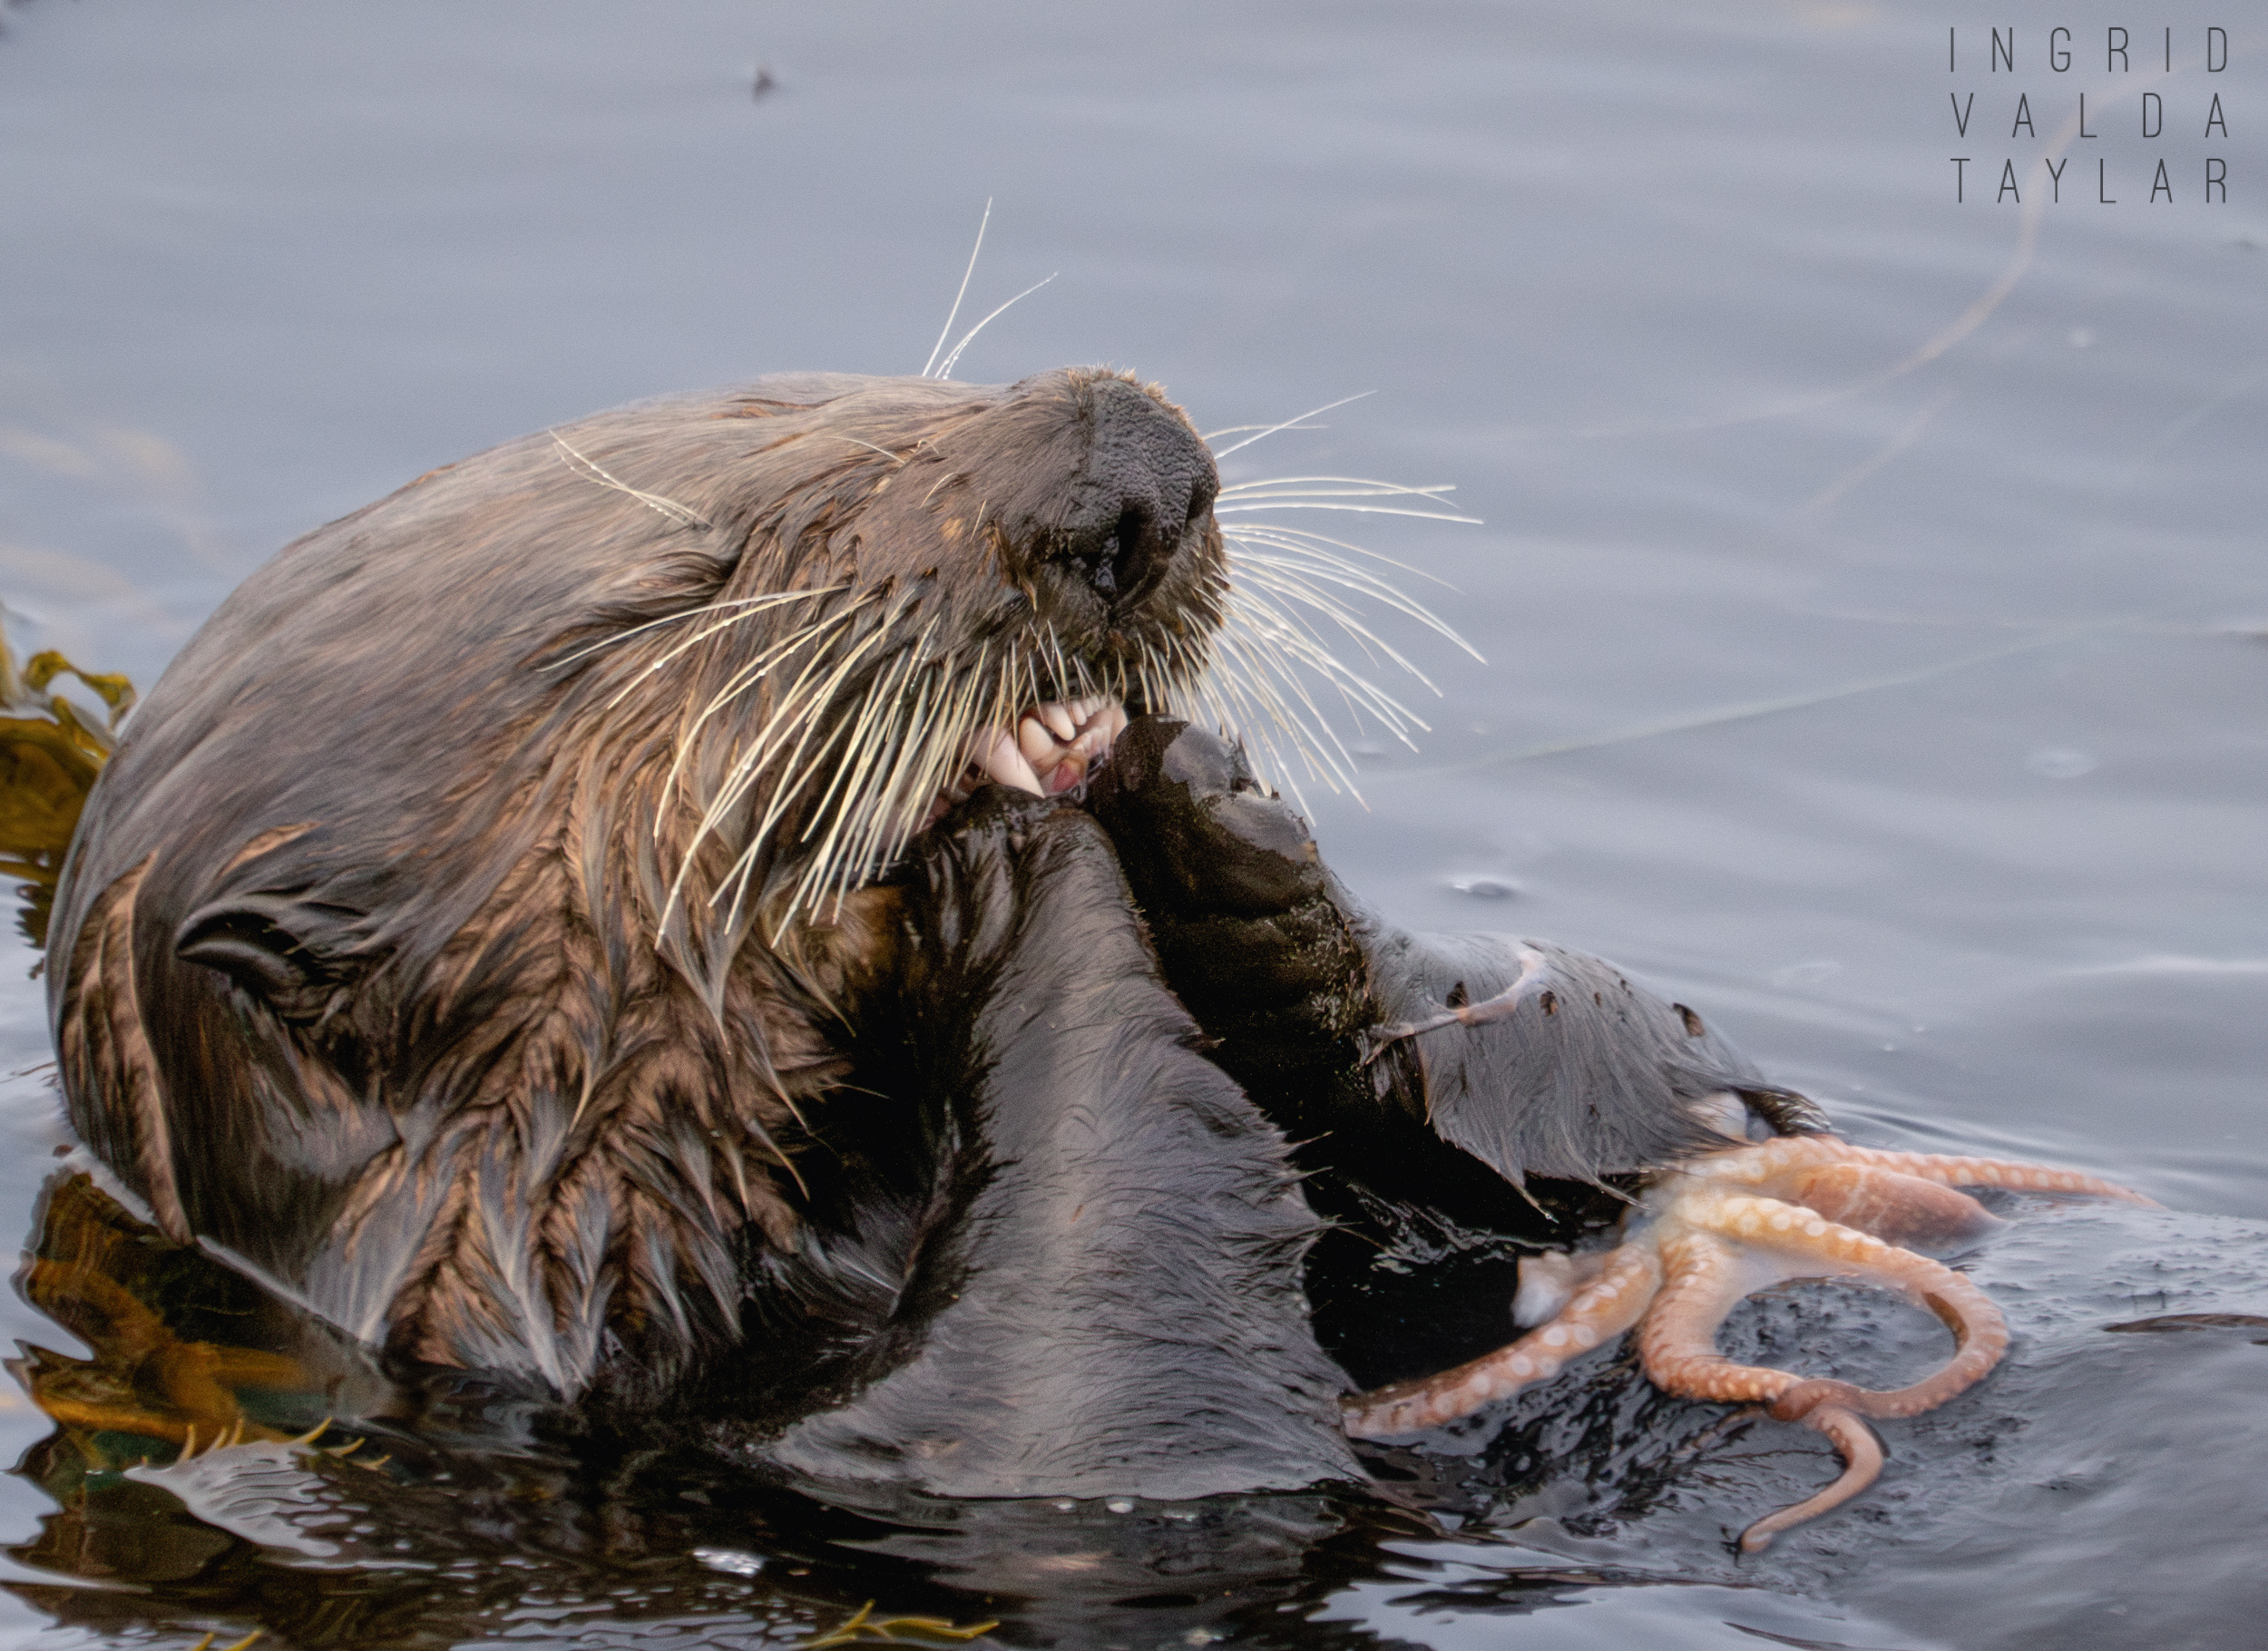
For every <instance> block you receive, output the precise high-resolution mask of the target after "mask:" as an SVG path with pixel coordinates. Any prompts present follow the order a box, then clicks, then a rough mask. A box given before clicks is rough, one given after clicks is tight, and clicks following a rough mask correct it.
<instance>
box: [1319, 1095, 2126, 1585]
mask: <svg viewBox="0 0 2268 1651" xmlns="http://www.w3.org/2000/svg"><path fill="white" fill-rule="evenodd" d="M1962 1187H1999V1188H2002V1189H2005V1190H2008V1191H2011V1192H2024V1193H2040V1194H2048V1195H2063V1196H2078V1197H2097V1198H2115V1199H2119V1200H2122V1201H2124V1202H2126V1203H2130V1204H2140V1205H2149V1206H2152V1207H2156V1206H2155V1203H2154V1201H2153V1200H2152V1199H2149V1198H2146V1197H2143V1196H2142V1195H2141V1194H2139V1193H2136V1192H2133V1191H2130V1190H2128V1189H2127V1188H2126V1187H2120V1186H2118V1185H2116V1183H2114V1182H2110V1181H2106V1180H2102V1179H2100V1178H2098V1177H2095V1176H2090V1175H2084V1174H2080V1173H2078V1172H2077V1171H2073V1170H2066V1169H2052V1168H2047V1167H2040V1166H2038V1165H2031V1164H2019V1163H2009V1162H2005V1161H2002V1160H1999V1159H1996V1158H1958V1157H1950V1156H1946V1155H1941V1154H1937V1153H1922V1152H1889V1151H1881V1150H1876V1149H1873V1148H1865V1147H1856V1146H1853V1145H1852V1144H1851V1143H1850V1142H1848V1141H1845V1140H1843V1139H1840V1138H1836V1137H1833V1136H1831V1135H1794V1136H1785V1137H1782V1138H1777V1139H1774V1140H1769V1141H1765V1142H1762V1143H1759V1144H1752V1145H1745V1146H1738V1147H1727V1148H1724V1149H1723V1150H1720V1151H1713V1152H1706V1153H1703V1154H1700V1155H1698V1156H1696V1157H1694V1158H1689V1159H1686V1160H1684V1161H1682V1162H1679V1163H1677V1164H1676V1165H1675V1166H1673V1167H1670V1168H1668V1169H1667V1170H1665V1171H1663V1172H1661V1173H1660V1174H1659V1175H1658V1176H1657V1177H1656V1178H1655V1179H1654V1181H1653V1183H1652V1185H1651V1186H1650V1187H1647V1190H1646V1192H1645V1193H1644V1195H1643V1197H1641V1198H1640V1200H1639V1201H1638V1203H1637V1206H1636V1207H1634V1208H1633V1209H1632V1210H1631V1211H1630V1213H1629V1214H1628V1216H1626V1217H1625V1219H1624V1221H1623V1224H1622V1226H1621V1229H1620V1239H1621V1241H1620V1242H1619V1243H1618V1245H1616V1246H1615V1247H1613V1248H1612V1249H1608V1250H1604V1251H1598V1252H1593V1253H1590V1254H1587V1255H1576V1254H1569V1253H1552V1254H1546V1255H1540V1256H1537V1257H1534V1258H1531V1259H1530V1260H1526V1261H1523V1262H1522V1263H1521V1264H1520V1274H1519V1285H1518V1289H1517V1291H1516V1293H1515V1295H1514V1298H1513V1316H1514V1321H1515V1323H1516V1324H1528V1325H1532V1326H1533V1328H1531V1329H1530V1330H1529V1331H1528V1333H1527V1334H1525V1335H1522V1336H1521V1337H1520V1339H1519V1340H1518V1341H1515V1342H1513V1343H1510V1345H1508V1346H1505V1347H1502V1348H1500V1349H1498V1350H1497V1351H1496V1352H1494V1353H1489V1354H1486V1355H1484V1356H1483V1357H1481V1358H1478V1359H1475V1360H1472V1361H1471V1363H1465V1364H1461V1365H1459V1366H1457V1367H1456V1368H1455V1369H1452V1370H1448V1371H1444V1372H1442V1373H1439V1374H1437V1375H1432V1376H1427V1377H1423V1378H1421V1379H1418V1380H1415V1381H1410V1382H1395V1383H1393V1384H1392V1385H1390V1386H1386V1387H1382V1388H1378V1389H1376V1390H1374V1391H1373V1392H1367V1393H1362V1394H1358V1395H1355V1396H1354V1397H1352V1398H1349V1399H1348V1400H1346V1401H1345V1402H1344V1421H1345V1425H1346V1430H1347V1431H1348V1432H1349V1433H1351V1434H1353V1435H1354V1436H1355V1437H1357V1438H1368V1439H1383V1438H1391V1437H1394V1436H1396V1435H1401V1434H1408V1433H1415V1432H1420V1431H1424V1430H1427V1429H1430V1428H1436V1427H1440V1426H1442V1425H1443V1424H1444V1423H1447V1422H1450V1421H1456V1420H1458V1419H1460V1418H1461V1417H1464V1416H1469V1415H1471V1414H1473V1413H1474V1412H1478V1411H1480V1410H1481V1409H1482V1408H1483V1407H1485V1406H1487V1405H1490V1404H1492V1403H1494V1402H1497V1401H1499V1400H1501V1399H1506V1398H1509V1397H1510V1396H1511V1395H1512V1394H1514V1393H1516V1392H1519V1391H1520V1389H1522V1388H1524V1387H1529V1386H1531V1385H1533V1384H1534V1383H1536V1382H1543V1381H1546V1380H1548V1379H1549V1378H1550V1377H1552V1376H1554V1375H1557V1374H1558V1373H1559V1370H1560V1369H1561V1367H1562V1366H1563V1365H1565V1364H1566V1363H1568V1362H1569V1361H1570V1360H1572V1359H1575V1358H1578V1357H1579V1356H1580V1355H1582V1354H1583V1353H1588V1352H1589V1351H1591V1350H1592V1349H1594V1348H1598V1347H1600V1346H1603V1345H1605V1344H1606V1343H1609V1342H1611V1341H1613V1340H1614V1339H1615V1338H1617V1337H1618V1336H1620V1335H1622V1334H1624V1333H1625V1332H1628V1331H1631V1330H1633V1329H1635V1330H1636V1332H1637V1355H1638V1360H1639V1363H1640V1364H1641V1365H1642V1367H1643V1368H1644V1370H1645V1373H1646V1375H1647V1380H1649V1381H1650V1382H1653V1384H1654V1385H1655V1386H1656V1387H1657V1388H1659V1389H1661V1390H1662V1391H1663V1392H1668V1393H1672V1394H1675V1395H1677V1396H1678V1397H1680V1398H1686V1399H1696V1400H1703V1401H1707V1402H1716V1403H1727V1404H1761V1405H1765V1406H1768V1407H1769V1413H1770V1415H1771V1416H1772V1418H1773V1419H1774V1420H1775V1421H1789V1422H1800V1423H1801V1424H1803V1425H1804V1426H1805V1427H1808V1428H1813V1429H1814V1430H1816V1431H1819V1432H1822V1433H1823V1434H1825V1435H1826V1436H1827V1438H1828V1439H1829V1440H1830V1441H1833V1445H1834V1448H1835V1451H1836V1452H1837V1454H1838V1455H1839V1456H1840V1457H1841V1458H1842V1461H1843V1472H1842V1474H1841V1476H1840V1477H1839V1478H1837V1479H1836V1480H1834V1482H1833V1483H1832V1484H1830V1485H1829V1486H1827V1487H1826V1488H1825V1489H1824V1490H1821V1491H1820V1492H1818V1494H1816V1495H1814V1496H1812V1497H1809V1498H1807V1499H1806V1500H1803V1501H1801V1502H1797V1503H1795V1504H1794V1506H1792V1507H1788V1508H1784V1509H1781V1510H1780V1511H1778V1512H1776V1513H1773V1514H1770V1515H1767V1516H1766V1517H1765V1518H1763V1519H1758V1520H1756V1521H1755V1523H1754V1524H1752V1525H1750V1526H1749V1527H1748V1528H1747V1529H1745V1531H1743V1532H1742V1533H1741V1537H1740V1547H1741V1548H1742V1550H1743V1551H1744V1552H1747V1553H1756V1552H1760V1551H1761V1550H1763V1549H1764V1548H1766V1547H1768V1546H1770V1544H1771V1542H1772V1540H1773V1539H1774V1538H1775V1537H1777V1536H1779V1535H1780V1534H1781V1533H1782V1532H1783V1531H1785V1530H1788V1529H1793V1528H1794V1527H1795V1526H1797V1525H1800V1524H1802V1523H1804V1521H1805V1520H1807V1519H1813V1518H1815V1517H1817V1516H1818V1515H1820V1514H1823V1513H1825V1512H1827V1511H1828V1510H1829V1509H1833V1508H1836V1507H1840V1506H1841V1505H1842V1504H1843V1503H1844V1502H1847V1501H1849V1500H1851V1499H1852V1498H1853V1497H1855V1496H1857V1495H1859V1494H1860V1493H1861V1492H1862V1491H1863V1490H1866V1489H1867V1488H1868V1487H1869V1486H1870V1485H1872V1483H1873V1482H1874V1480H1875V1479H1876V1477H1877V1476H1878V1475H1879V1474H1880V1473H1881V1472H1882V1443H1881V1441H1880V1440H1878V1439H1877V1438H1876V1437H1875V1435H1874V1432H1873V1430H1872V1427H1871V1426H1870V1425H1869V1423H1870V1422H1872V1421H1882V1420H1886V1419H1891V1418H1896V1417H1903V1416H1913V1415H1918V1414H1920V1413H1921V1412H1923V1411H1927V1410H1931V1409H1934V1408H1935V1407H1936V1406H1938V1405H1940V1404H1942V1403H1944V1402H1946V1401H1947V1400H1949V1399H1950V1398H1952V1397H1953V1396H1954V1395H1955V1394H1957V1393H1960V1392H1963V1391H1965V1390H1966V1389H1968V1388H1970V1387H1971V1386H1973V1385H1974V1384H1975V1383H1977V1382H1980V1381H1981V1380H1983V1378H1984V1377H1985V1376H1986V1375H1987V1374H1988V1373H1990V1371H1991V1370H1992V1368H1993V1367H1994V1366H1995V1365H1996V1364H1998V1363H1999V1362H2000V1358H2001V1355H2002V1354H2004V1353H2006V1352H2007V1351H2008V1346H2009V1331H2008V1322H2007V1320H2006V1319H2004V1318H2003V1317H2002V1316H2001V1314H2000V1311H1999V1308H1998V1307H1996V1306H1994V1305H1993V1304H1992V1302H1991V1300H1990V1298H1989V1297H1988V1296H1987V1295H1986V1294H1985V1293H1984V1292H1983V1291H1982V1290H1981V1289H1980V1288H1979V1287H1978V1286H1977V1285H1975V1284H1974V1283H1972V1282H1971V1281H1970V1279H1969V1278H1968V1277H1966V1276H1965V1275H1962V1274H1960V1273H1959V1272H1957V1271H1955V1270H1954V1269H1953V1268H1951V1267H1950V1266H1947V1265H1945V1264H1944V1263H1942V1262H1941V1261H1937V1260H1933V1259H1931V1257H1930V1256H1928V1255H1921V1254H1920V1253H1918V1252H1917V1251H1916V1250H1915V1249H1913V1248H1911V1247H1908V1246H1914V1245H1921V1246H1928V1247H1950V1246H1960V1245H1963V1244H1966V1243H1969V1242H1971V1241H1973V1240H1975V1239H1976V1238H1978V1237H1980V1236H1983V1235H1984V1234H1985V1233H1986V1232H1988V1231H1989V1230H1991V1229H1992V1228H1994V1227H1996V1226H1999V1225H2001V1223H2000V1221H1999V1218H1998V1217H1996V1216H1993V1215H1991V1214H1990V1213H1989V1211H1987V1210H1986V1209H1985V1207H1983V1206H1982V1205H1981V1204H1980V1203H1979V1202H1978V1201H1977V1200H1976V1199H1975V1198H1973V1197H1970V1196H1968V1195H1967V1194H1966V1193H1964V1192H1962V1191H1960V1188H1962ZM1811 1278H1833V1279H1849V1280H1853V1281H1855V1282H1858V1283H1861V1284H1865V1285H1875V1286H1878V1287H1880V1288H1882V1289H1884V1290H1888V1291H1891V1292H1892V1293H1894V1294H1898V1295H1901V1296H1903V1297H1904V1298H1905V1299H1906V1300H1908V1301H1910V1302H1912V1303H1914V1304H1916V1305H1918V1306H1921V1307H1925V1308H1927V1309H1928V1310H1929V1311H1931V1313H1933V1314H1936V1315H1937V1317H1938V1318H1939V1319H1940V1320H1941V1322H1942V1323H1943V1324H1945V1326H1946V1328H1947V1329H1949V1330H1950V1331H1951V1332H1952V1335H1953V1343H1954V1351H1953V1355H1952V1357H1951V1358H1950V1359H1948V1360H1947V1361H1946V1362H1945V1363H1943V1364H1942V1365H1941V1366H1940V1367H1939V1368H1938V1369H1937V1370H1935V1371H1933V1372H1932V1373H1930V1374H1929V1375H1927V1376H1925V1377H1923V1378H1922V1379H1921V1380H1920V1381H1918V1382H1912V1383H1911V1384H1910V1385H1908V1386H1905V1387H1901V1388H1894V1389H1891V1390H1888V1391H1879V1390H1875V1389H1870V1388H1863V1387H1859V1386H1856V1385H1854V1384H1853V1383H1852V1382H1843V1381H1838V1380H1835V1379H1833V1378H1832V1377H1819V1376H1801V1375H1798V1374H1796V1373H1794V1372H1793V1371H1785V1370H1772V1369H1765V1368H1759V1367H1757V1366H1755V1365H1747V1364H1741V1363H1735V1361H1733V1360H1731V1359H1728V1358H1726V1357H1725V1355H1724V1354H1723V1353H1719V1352H1718V1351H1717V1347H1716V1331H1717V1327H1718V1326H1719V1325H1720V1324H1723V1322H1724V1321H1725V1317H1726V1315H1727V1314H1730V1313H1731V1312H1732V1310H1733V1309H1734V1308H1735V1306H1737V1305H1738V1304H1740V1303H1741V1302H1742V1301H1743V1300H1745V1298H1746V1297H1748V1296H1749V1295H1751V1294H1755V1292H1757V1291H1759V1290H1762V1289H1766V1288H1769V1287H1770V1286H1772V1285H1776V1284H1781V1283H1784V1282H1787V1281H1790V1280H1794V1279H1811Z"/></svg>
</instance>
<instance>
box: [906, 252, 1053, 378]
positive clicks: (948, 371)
mask: <svg viewBox="0 0 2268 1651" xmlns="http://www.w3.org/2000/svg"><path fill="white" fill-rule="evenodd" d="M1062 273H1063V272H1062V271H1061V270H1060V269H1058V270H1055V271H1053V272H1052V273H1051V274H1048V275H1044V276H1042V277H1041V278H1039V279H1038V280H1036V281H1034V282H1032V283H1031V286H1029V287H1027V288H1024V289H1023V290H1022V292H1020V293H1018V294H1017V295H1016V296H1015V297H1014V298H1011V299H1009V300H1008V302H1007V303H1006V304H1002V306H1001V307H1000V308H999V309H995V310H994V311H992V314H991V315H989V316H986V317H985V318H983V319H982V321H979V322H978V323H977V324H976V325H975V326H974V327H971V328H969V330H968V331H967V332H965V333H963V335H962V336H961V342H960V343H958V344H956V345H954V346H953V354H952V355H950V356H947V357H945V362H944V365H943V366H941V367H939V368H938V369H937V376H938V377H939V378H941V379H943V378H950V377H952V376H953V364H954V363H955V362H957V361H959V360H960V359H961V352H962V351H963V350H964V349H966V348H968V347H969V346H970V345H972V344H973V343H975V342H976V336H977V334H979V333H981V332H982V331H983V330H984V329H985V328H986V327H990V326H991V325H992V323H993V322H994V321H996V320H998V319H999V318H1000V317H1001V316H1002V313H1003V312H1005V311H1006V310H1007V309H1008V308H1011V307H1012V306H1013V305H1017V304H1021V303H1022V302H1023V301H1024V299H1026V298H1030V297H1031V295H1032V294H1033V293H1035V292H1037V291H1039V290H1040V288H1042V287H1044V286H1046V285H1047V284H1048V283H1049V282H1050V281H1051V280H1053V279H1054V278H1056V276H1058V275H1061V274H1062ZM923 376H924V377H927V376H928V375H927V374H925V373H924V375H923Z"/></svg>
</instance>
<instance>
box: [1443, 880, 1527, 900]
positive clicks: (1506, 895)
mask: <svg viewBox="0 0 2268 1651" xmlns="http://www.w3.org/2000/svg"><path fill="white" fill-rule="evenodd" d="M1449 886H1450V887H1451V888H1453V889H1455V890H1456V891H1457V892H1458V893H1459V894H1470V895H1471V896H1472V897H1473V898H1474V899H1475V900H1510V898H1511V897H1512V896H1513V895H1514V894H1519V893H1520V885H1519V884H1515V883H1512V882H1510V881H1508V880H1507V879H1505V878H1502V877H1452V878H1451V879H1450V880H1449Z"/></svg>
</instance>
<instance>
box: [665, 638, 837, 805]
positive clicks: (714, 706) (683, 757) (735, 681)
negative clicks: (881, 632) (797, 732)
mask: <svg viewBox="0 0 2268 1651" xmlns="http://www.w3.org/2000/svg"><path fill="white" fill-rule="evenodd" d="M864 605H865V604H864V602H863V601H862V602H854V603H853V604H852V605H851V606H850V607H848V608H846V609H844V610H842V611H839V612H836V613H832V614H829V615H828V616H827V617H826V618H825V619H823V620H817V621H816V622H814V623H812V624H809V625H806V626H804V627H802V628H801V629H800V630H795V631H793V632H791V633H789V634H788V635H787V636H786V637H783V638H782V639H781V640H778V641H777V642H775V643H774V644H773V645H772V646H771V647H769V648H767V649H766V650H764V651H763V652H761V653H759V654H758V655H757V656H756V657H755V658H754V659H751V660H749V661H748V664H746V665H744V666H743V667H741V668H740V669H738V671H736V672H735V673H734V674H733V675H732V677H731V678H730V679H728V680H727V681H726V683H725V685H724V686H723V687H722V688H720V689H718V690H717V692H716V693H715V694H714V695H712V696H711V697H710V699H709V703H708V704H707V705H705V706H704V707H702V708H701V710H700V712H699V715H698V716H696V717H695V718H693V722H692V725H691V727H690V728H688V729H686V730H685V732H684V733H683V734H682V735H681V736H680V737H679V740H678V748H677V754H676V756H675V757H674V758H673V759H672V760H671V762H670V771H669V773H668V774H667V775H666V776H664V777H663V792H664V795H670V796H674V795H676V794H677V792H678V791H679V787H680V786H682V784H683V782H684V777H685V767H686V764H687V762H688V761H689V759H690V758H691V757H692V756H693V754H694V753H695V752H696V751H699V750H701V749H702V747H701V745H700V742H699V738H698V736H699V733H700V731H701V729H702V728H705V727H706V726H707V725H708V723H709V718H712V717H715V716H716V715H718V714H719V712H721V711H723V710H725V709H726V708H728V707H730V706H731V705H733V704H734V703H736V702H737V701H738V699H739V698H740V697H741V696H742V695H743V694H745V693H747V692H748V690H749V689H751V688H753V687H754V686H755V685H756V684H757V683H758V681H760V680H762V679H764V678H765V677H767V675H769V674H770V673H771V671H772V670H773V669H774V668H775V667H776V666H777V665H778V664H779V662H780V661H781V660H783V659H786V658H787V657H788V656H789V655H791V654H793V653H795V652H796V651H797V650H799V649H802V648H805V647H807V646H809V645H811V644H813V643H815V642H817V641H819V640H822V639H824V638H825V637H826V636H828V635H830V634H831V633H832V632H834V631H836V630H839V629H841V628H842V626H844V625H845V624H846V623H847V622H848V621H849V620H850V619H851V617H852V616H853V615H854V614H855V613H856V611H858V609H859V608H860V607H862V606H864ZM824 657H825V656H824V655H823V654H815V655H814V657H813V659H812V661H811V663H809V664H807V665H806V666H805V668H804V669H803V670H802V671H801V672H800V673H799V674H798V675H797V679H796V682H795V683H791V684H790V685H789V689H788V693H789V696H790V698H791V699H792V698H793V696H794V694H795V692H796V689H797V686H798V685H799V684H801V683H802V682H803V681H804V680H805V679H807V678H808V677H809V676H810V673H811V671H812V669H814V668H815V667H816V664H817V662H818V660H819V659H823V658H824ZM783 714H784V713H782V712H777V711H776V712H775V715H774V717H773V719H772V724H769V725H767V727H769V726H774V725H777V723H778V722H779V720H780V718H781V716H782V715H783ZM762 738H763V735H761V734H759V735H758V741H759V742H760V741H761V740H762ZM666 828H667V822H666V821H665V820H662V819H660V818H657V819H656V820H655V821H654V835H655V836H656V838H657V839H658V838H660V836H661V835H662V834H663V832H664V831H665V830H666ZM694 841H695V844H696V845H698V844H699V835H696V837H695V839H694Z"/></svg>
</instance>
